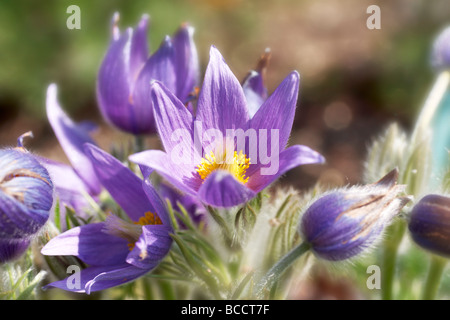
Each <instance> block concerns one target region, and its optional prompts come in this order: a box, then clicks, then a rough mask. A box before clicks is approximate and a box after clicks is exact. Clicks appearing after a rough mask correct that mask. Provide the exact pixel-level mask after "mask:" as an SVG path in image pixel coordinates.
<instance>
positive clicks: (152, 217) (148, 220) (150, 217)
mask: <svg viewBox="0 0 450 320" xmlns="http://www.w3.org/2000/svg"><path fill="white" fill-rule="evenodd" d="M135 224H139V225H141V226H146V225H157V224H162V221H161V219H160V218H159V217H158V215H157V214H156V213H153V212H150V211H148V212H146V213H145V215H144V216H143V217H140V218H139V220H138V221H136V222H135Z"/></svg>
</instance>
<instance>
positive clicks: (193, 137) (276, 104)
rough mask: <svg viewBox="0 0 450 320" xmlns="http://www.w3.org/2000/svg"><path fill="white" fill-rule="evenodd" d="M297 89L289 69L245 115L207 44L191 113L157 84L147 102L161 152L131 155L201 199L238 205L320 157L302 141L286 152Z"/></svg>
mask: <svg viewBox="0 0 450 320" xmlns="http://www.w3.org/2000/svg"><path fill="white" fill-rule="evenodd" d="M298 86H299V75H298V73H297V72H292V73H291V74H290V75H289V76H287V77H286V79H285V80H284V81H283V82H282V83H281V84H280V85H279V86H278V88H277V89H276V90H275V91H274V92H273V93H272V95H271V96H270V97H268V99H267V100H266V101H265V102H264V103H263V105H262V106H261V107H260V108H259V109H258V111H257V112H256V114H255V115H254V116H253V118H251V119H250V117H249V113H248V108H247V103H246V99H245V96H244V93H243V89H242V86H241V85H240V83H239V81H238V80H237V79H236V77H235V76H234V74H233V73H232V72H231V70H230V68H229V67H228V66H227V64H226V63H225V61H224V60H223V58H222V55H221V54H220V53H219V51H218V50H217V49H216V48H215V47H211V51H210V61H209V64H208V67H207V70H206V74H205V78H204V82H203V86H202V89H201V91H200V94H199V98H198V103H197V111H196V115H195V117H194V116H193V115H192V114H191V113H190V112H189V111H188V110H187V109H186V107H185V106H184V105H183V103H182V101H180V100H179V99H178V98H177V97H176V96H175V95H174V94H173V93H171V92H170V90H169V89H168V88H167V87H165V86H164V85H163V84H162V83H160V82H155V83H154V84H153V85H152V99H153V105H154V112H155V120H156V125H157V129H158V133H159V136H160V138H161V141H162V144H163V146H164V149H165V152H163V151H159V150H148V151H143V152H141V153H137V154H134V155H131V156H130V160H131V161H133V162H135V163H138V164H140V165H145V166H148V167H150V168H153V169H154V170H156V171H157V172H158V173H159V174H161V175H162V176H163V177H164V178H165V179H167V180H168V181H169V182H170V183H171V184H173V185H174V186H175V187H177V188H178V189H179V190H181V191H183V192H184V193H186V194H190V195H193V196H197V197H198V198H199V199H200V201H201V202H203V203H205V204H208V205H211V206H216V207H232V206H236V205H239V204H242V203H244V202H246V201H248V200H250V199H252V198H253V197H254V196H255V195H256V194H257V193H258V192H260V191H261V190H263V189H264V188H265V187H267V186H268V185H269V184H270V183H272V182H273V181H274V180H275V179H277V178H278V177H279V176H281V175H282V174H284V173H285V172H287V171H288V170H290V169H292V168H294V167H296V166H299V165H303V164H310V163H321V162H323V161H324V158H323V157H322V156H321V155H320V154H318V153H317V152H316V151H313V150H311V149H310V148H309V147H306V146H301V145H295V146H292V147H289V148H287V149H285V147H286V144H287V141H288V138H289V135H290V132H291V128H292V123H293V120H294V114H295V108H296V102H297V95H298Z"/></svg>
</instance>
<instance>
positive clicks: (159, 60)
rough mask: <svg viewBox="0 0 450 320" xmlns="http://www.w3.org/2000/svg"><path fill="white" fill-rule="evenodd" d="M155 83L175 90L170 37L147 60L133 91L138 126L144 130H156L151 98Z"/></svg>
mask: <svg viewBox="0 0 450 320" xmlns="http://www.w3.org/2000/svg"><path fill="white" fill-rule="evenodd" d="M154 81H161V82H162V83H164V85H165V86H167V87H168V88H169V89H170V90H172V91H174V90H175V87H176V85H175V70H174V65H173V47H172V43H171V41H170V38H168V37H166V39H165V40H164V41H163V43H162V44H161V46H160V48H159V49H158V51H156V52H155V53H154V54H153V55H152V56H151V57H150V58H149V59H148V60H147V62H146V63H145V65H144V67H143V68H142V70H141V72H140V73H139V76H138V78H137V80H136V83H135V85H134V89H133V90H132V91H133V103H134V106H135V111H136V116H137V117H136V121H137V125H138V127H139V128H142V129H144V128H145V126H148V125H149V124H151V127H152V128H151V129H152V130H154V129H155V124H154V116H153V110H152V109H153V107H152V97H151V83H152V82H154Z"/></svg>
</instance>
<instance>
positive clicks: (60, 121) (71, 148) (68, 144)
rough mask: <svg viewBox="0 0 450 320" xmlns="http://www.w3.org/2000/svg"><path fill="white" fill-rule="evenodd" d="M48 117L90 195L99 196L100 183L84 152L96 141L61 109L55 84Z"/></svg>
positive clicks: (51, 86)
mask: <svg viewBox="0 0 450 320" xmlns="http://www.w3.org/2000/svg"><path fill="white" fill-rule="evenodd" d="M47 117H48V120H49V122H50V124H51V126H52V128H53V131H54V132H55V135H56V137H57V138H58V141H59V143H60V145H61V147H62V148H63V150H64V152H65V153H66V155H67V158H68V159H69V161H70V163H71V164H72V166H73V168H74V170H75V171H76V172H77V174H78V175H79V176H80V177H81V178H82V179H83V181H84V182H85V183H86V185H87V186H88V187H89V191H90V192H89V193H90V194H94V195H95V194H99V193H100V191H101V186H100V183H99V181H98V180H97V178H96V176H95V172H94V169H93V168H92V165H91V163H90V161H89V159H88V158H87V157H86V155H85V154H84V152H83V144H84V143H92V144H94V141H93V140H92V138H91V137H90V136H89V134H88V133H87V132H86V131H84V130H83V129H82V128H80V127H79V126H78V125H77V124H75V123H74V122H73V121H72V120H71V119H70V118H69V117H68V116H67V115H66V114H65V113H64V111H63V110H62V109H61V107H60V105H59V103H58V100H57V87H56V85H54V84H52V85H50V86H49V87H48V90H47Z"/></svg>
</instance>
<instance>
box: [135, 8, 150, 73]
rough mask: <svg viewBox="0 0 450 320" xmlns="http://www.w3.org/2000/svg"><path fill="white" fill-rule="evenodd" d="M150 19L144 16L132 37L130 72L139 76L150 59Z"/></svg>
mask: <svg viewBox="0 0 450 320" xmlns="http://www.w3.org/2000/svg"><path fill="white" fill-rule="evenodd" d="M149 19H150V17H149V16H148V15H146V14H144V15H143V16H142V18H141V21H139V24H138V25H137V26H136V28H135V29H134V30H133V36H132V37H131V52H130V72H131V74H132V75H133V76H137V74H138V73H139V71H140V70H141V68H142V66H143V65H144V64H145V61H146V60H147V58H148V55H149V52H148V41H147V30H148V22H149Z"/></svg>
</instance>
